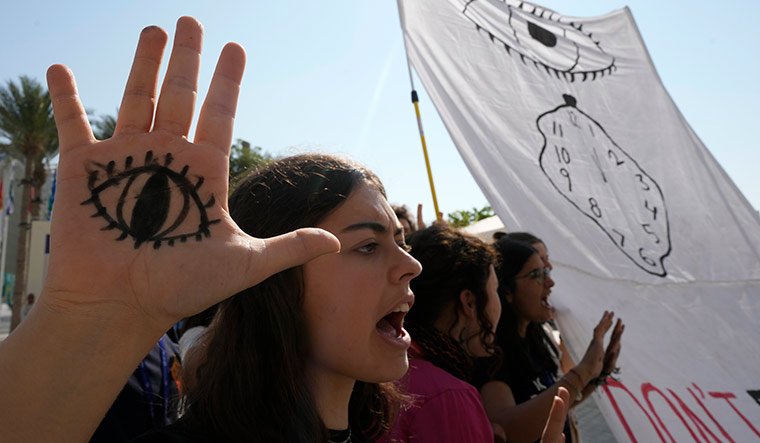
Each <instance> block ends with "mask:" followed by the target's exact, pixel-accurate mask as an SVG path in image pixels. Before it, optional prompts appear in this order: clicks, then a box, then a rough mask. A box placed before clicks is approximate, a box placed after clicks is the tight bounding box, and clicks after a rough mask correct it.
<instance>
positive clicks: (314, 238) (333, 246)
mask: <svg viewBox="0 0 760 443" xmlns="http://www.w3.org/2000/svg"><path fill="white" fill-rule="evenodd" d="M262 242H263V251H262V253H263V256H264V257H265V260H264V261H263V263H262V262H259V263H256V261H255V260H251V262H250V266H252V267H253V268H254V269H249V272H248V273H247V274H248V275H251V276H252V277H253V276H255V275H257V274H258V275H259V278H258V281H256V282H254V283H253V284H256V283H258V282H260V281H262V280H264V279H266V278H267V277H269V276H271V275H273V274H276V273H278V272H280V271H284V270H285V269H289V268H292V267H295V266H299V265H302V264H304V263H306V262H307V261H310V260H313V259H315V258H317V257H319V256H321V255H324V254H330V253H336V252H339V251H340V242H339V241H338V239H337V238H336V237H335V236H334V235H332V234H331V233H329V232H327V231H325V230H324V229H318V228H302V229H297V230H295V231H293V232H289V233H287V234H283V235H279V236H277V237H272V238H268V239H264V240H262ZM262 273H263V276H262V275H261V274H262Z"/></svg>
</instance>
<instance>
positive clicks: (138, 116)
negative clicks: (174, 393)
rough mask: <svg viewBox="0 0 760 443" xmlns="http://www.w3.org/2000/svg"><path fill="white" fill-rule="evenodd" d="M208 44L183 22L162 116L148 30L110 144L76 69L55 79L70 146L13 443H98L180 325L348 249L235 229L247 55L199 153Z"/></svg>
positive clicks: (304, 233)
mask: <svg viewBox="0 0 760 443" xmlns="http://www.w3.org/2000/svg"><path fill="white" fill-rule="evenodd" d="M201 39H202V28H201V25H200V23H198V22H197V21H196V20H194V19H192V18H188V17H183V18H181V19H179V21H178V22H177V32H176V37H175V40H174V48H173V51H172V55H171V58H170V60H169V67H168V70H167V73H166V77H165V80H164V83H163V87H162V89H161V95H160V97H159V99H158V105H157V109H156V112H155V119H154V117H153V114H154V106H155V96H156V86H157V83H158V72H159V66H160V63H161V57H162V53H163V50H164V47H165V45H166V41H167V34H166V32H165V31H163V30H162V29H160V28H157V27H148V28H145V29H144V30H143V32H142V34H141V35H140V41H139V43H138V46H137V52H136V54H135V59H134V63H133V65H132V70H131V72H130V75H129V80H128V82H127V87H126V90H125V92H124V98H123V101H122V104H121V108H120V111H119V117H118V121H117V125H116V131H115V133H114V136H113V137H112V138H110V139H108V140H105V141H97V140H95V138H94V136H93V134H92V130H91V128H90V125H89V122H88V120H87V115H86V113H85V110H84V107H83V106H82V103H81V102H80V100H79V96H78V94H77V88H76V84H75V82H74V77H73V75H72V73H71V71H70V70H69V69H68V68H66V67H65V66H62V65H55V66H52V67H51V68H50V69H49V70H48V86H49V90H50V95H51V98H52V101H53V110H54V113H55V120H56V125H57V126H58V133H59V140H60V160H59V165H58V167H59V170H58V183H57V192H56V201H55V208H54V215H53V217H52V222H51V253H50V262H49V267H48V275H47V280H46V282H45V285H44V287H43V291H42V295H41V297H40V300H39V301H38V302H37V303H36V304H35V309H33V310H32V311H31V313H30V314H29V316H28V317H27V318H26V319H25V320H24V321H23V322H22V323H21V325H20V326H19V327H18V328H17V329H16V330H14V332H13V334H11V335H10V336H9V337H8V338H7V339H6V340H4V341H3V342H2V343H0V392H1V393H2V395H0V429H2V432H3V439H4V441H86V440H87V439H88V438H89V436H90V435H91V433H92V431H94V430H95V428H96V427H97V425H98V423H99V422H100V420H101V419H102V417H103V416H104V415H105V413H106V411H107V410H108V407H109V406H110V405H111V403H112V402H113V400H114V398H116V395H117V394H118V392H119V391H120V390H121V388H122V387H123V386H124V383H125V382H126V380H127V378H128V377H129V375H130V374H131V373H132V371H133V370H134V369H135V367H136V366H137V364H138V363H139V362H140V360H141V359H142V358H143V357H144V355H145V353H146V352H147V351H148V350H149V349H150V347H151V346H152V345H153V344H155V343H156V341H157V340H158V338H159V337H160V336H161V335H162V334H163V332H164V331H166V330H167V329H168V328H169V327H170V326H171V325H172V324H173V323H174V322H176V321H177V320H179V319H180V318H182V317H185V316H188V315H191V314H194V313H197V312H200V311H201V310H203V309H204V308H206V307H208V306H210V305H212V304H214V303H217V302H219V301H220V300H223V299H224V298H226V297H229V296H231V295H233V294H234V293H236V292H239V291H240V290H242V289H245V288H247V287H250V286H252V285H254V284H256V283H258V282H260V281H261V280H263V279H265V278H266V277H268V276H270V275H272V274H274V273H276V272H278V271H280V270H283V269H286V268H289V267H293V266H296V265H299V264H301V263H303V262H306V261H308V260H309V259H311V258H314V257H316V256H318V255H321V254H324V253H329V252H334V251H337V250H338V249H339V247H340V245H339V243H338V241H337V239H336V238H335V237H334V236H332V235H331V234H329V233H327V232H325V231H322V230H318V229H302V230H298V231H296V232H294V233H290V234H286V235H283V236H280V237H276V238H271V239H255V238H251V237H249V236H248V235H246V234H244V233H243V232H242V231H241V230H240V229H239V228H238V227H237V226H236V225H235V223H234V222H233V221H232V220H231V218H230V216H229V213H228V209H227V183H228V178H227V175H228V171H227V170H228V157H229V151H230V144H231V140H232V126H233V122H234V115H235V109H236V105H237V97H238V90H239V87H240V81H241V79H242V75H243V68H244V65H245V53H244V51H243V49H242V48H241V47H240V46H239V45H236V44H228V45H227V46H226V47H225V48H224V50H223V51H222V54H221V56H220V58H219V62H218V63H217V66H216V71H215V73H214V76H213V78H212V81H211V86H210V88H209V91H208V94H207V96H206V100H205V102H204V104H203V107H202V109H201V113H200V117H199V119H198V124H197V130H196V134H195V140H194V141H193V142H190V141H189V140H188V139H187V135H188V131H189V128H190V123H191V121H192V115H193V107H194V104H195V96H196V94H197V81H198V68H199V64H200V52H201ZM41 423H44V425H40V424H41Z"/></svg>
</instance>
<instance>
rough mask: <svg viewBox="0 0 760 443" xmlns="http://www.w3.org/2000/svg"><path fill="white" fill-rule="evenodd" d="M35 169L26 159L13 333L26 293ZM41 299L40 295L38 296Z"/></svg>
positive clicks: (12, 320) (32, 158)
mask: <svg viewBox="0 0 760 443" xmlns="http://www.w3.org/2000/svg"><path fill="white" fill-rule="evenodd" d="M33 168H34V157H31V158H30V157H27V158H26V165H25V166H24V180H23V181H22V183H23V186H22V187H21V209H20V211H21V214H19V215H20V217H19V218H20V220H21V221H20V222H19V228H18V249H17V251H16V283H15V285H14V286H13V311H12V315H11V332H12V331H13V330H14V329H16V326H18V324H19V323H21V306H22V305H23V300H24V295H25V294H24V293H25V292H26V277H27V275H26V273H27V269H26V267H27V266H26V261H27V260H26V256H27V252H28V247H29V233H30V232H31V230H32V224H31V223H30V217H29V202H30V200H31V199H30V196H31V192H30V191H31V187H32V185H31V183H30V181H31V179H32V172H33ZM36 295H37V298H39V294H36Z"/></svg>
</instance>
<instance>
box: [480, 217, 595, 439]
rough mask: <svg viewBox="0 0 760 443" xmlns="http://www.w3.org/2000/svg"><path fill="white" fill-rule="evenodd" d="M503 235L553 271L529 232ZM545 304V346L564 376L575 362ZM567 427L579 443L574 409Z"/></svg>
mask: <svg viewBox="0 0 760 443" xmlns="http://www.w3.org/2000/svg"><path fill="white" fill-rule="evenodd" d="M494 235H495V234H494ZM503 235H505V236H506V237H507V238H508V239H510V240H514V241H519V242H523V243H527V244H529V245H531V246H532V247H533V248H534V249H535V250H536V251H537V252H538V256H539V257H540V258H541V261H542V262H543V263H544V267H546V268H548V269H549V270H550V271H551V270H553V269H554V266H552V263H551V261H550V260H549V249H548V248H547V246H546V244H545V243H544V241H543V240H541V239H540V238H538V237H536V236H535V235H533V234H531V233H530V232H510V233H509V234H505V233H503ZM499 238H501V237H499ZM497 240H498V239H497ZM549 278H551V277H549ZM552 281H553V280H552ZM546 302H547V303H549V305H550V309H551V316H550V318H549V320H547V321H546V322H544V323H543V325H542V327H543V328H544V333H545V335H546V337H547V338H549V339H550V341H551V343H550V344H547V346H548V347H549V351H550V353H551V355H552V357H554V358H555V360H556V362H557V364H558V365H559V371H558V372H559V375H564V374H566V373H568V372H569V371H570V370H571V369H572V368H573V367H574V366H575V362H574V361H573V359H572V357H570V353H569V352H568V350H567V348H566V347H565V342H564V340H563V339H562V333H561V332H560V329H559V325H558V324H557V322H556V309H555V307H554V305H553V304H552V303H551V301H549V300H548V299H547V301H546ZM568 427H569V429H570V433H569V435H570V438H571V439H572V441H580V429H579V428H578V420H577V419H576V417H575V414H574V408H572V409H570V410H569V411H568Z"/></svg>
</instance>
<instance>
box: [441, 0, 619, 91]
mask: <svg viewBox="0 0 760 443" xmlns="http://www.w3.org/2000/svg"><path fill="white" fill-rule="evenodd" d="M450 1H452V2H454V3H456V4H457V6H458V7H460V8H461V9H460V10H461V11H462V13H463V14H464V15H465V17H467V19H469V20H470V21H471V22H472V23H473V24H475V28H476V29H477V30H478V32H481V33H484V34H485V35H487V36H488V38H489V39H490V40H491V42H492V43H493V44H495V45H499V46H500V47H502V48H503V49H504V51H505V52H506V53H507V54H509V55H510V56H513V57H519V58H520V60H521V61H522V62H523V63H524V64H526V65H533V66H534V67H535V68H537V69H539V70H541V71H546V73H547V74H549V75H552V76H554V77H556V78H557V79H564V80H567V81H570V82H574V81H576V80H581V81H586V80H595V79H597V78H601V77H603V76H604V75H608V74H612V72H613V71H614V70H616V69H617V68H616V67H615V57H613V56H611V55H610V54H607V53H606V52H605V51H604V49H602V45H601V42H600V41H598V40H595V39H594V38H593V35H592V34H591V33H588V32H586V31H584V29H583V25H582V24H580V25H579V24H576V23H575V22H573V21H568V19H567V18H565V17H563V16H561V15H559V14H557V13H556V12H554V11H550V10H548V9H544V8H541V7H540V6H535V5H532V4H530V3H528V2H517V1H510V0H450Z"/></svg>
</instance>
